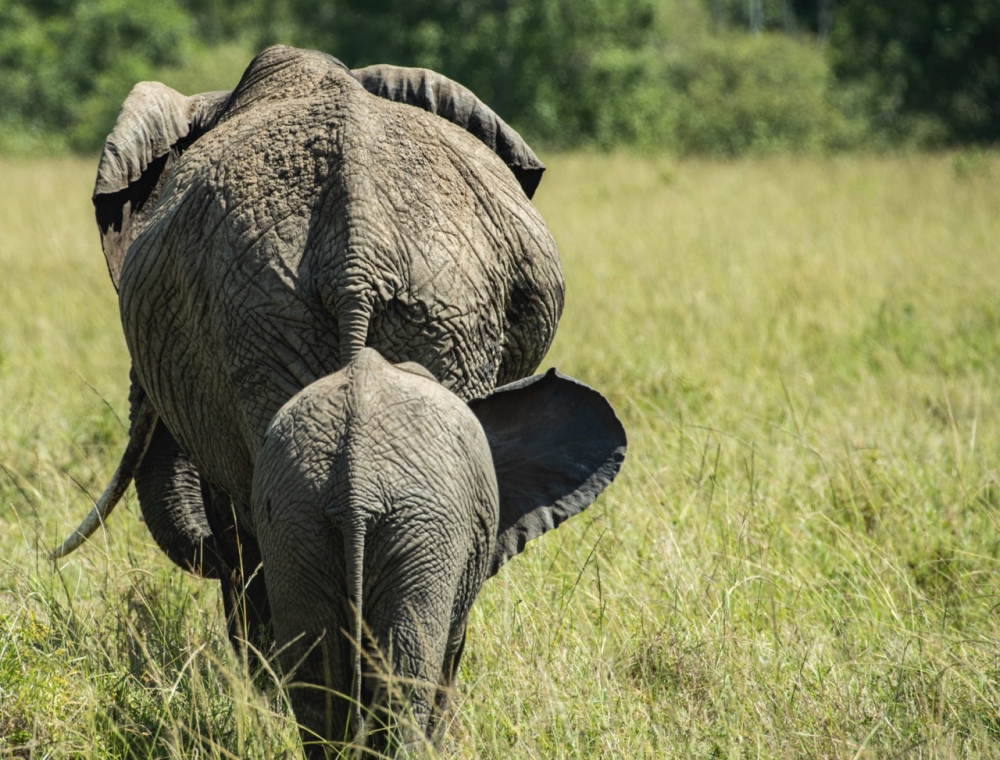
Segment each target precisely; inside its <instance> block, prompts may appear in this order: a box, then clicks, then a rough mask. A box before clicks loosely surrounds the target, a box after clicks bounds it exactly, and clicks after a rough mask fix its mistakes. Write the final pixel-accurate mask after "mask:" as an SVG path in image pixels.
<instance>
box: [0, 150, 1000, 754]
mask: <svg viewBox="0 0 1000 760" xmlns="http://www.w3.org/2000/svg"><path fill="white" fill-rule="evenodd" d="M549 167H550V168H549V172H548V173H547V175H546V177H545V180H544V181H543V183H542V185H541V187H540V189H539V192H538V195H537V197H536V200H537V203H538V205H539V207H540V208H541V210H542V213H543V214H544V216H545V217H546V219H547V220H548V222H549V224H550V225H551V227H552V229H553V231H554V233H555V236H556V239H557V241H558V243H559V246H560V251H561V255H562V258H563V264H564V268H565V271H566V279H567V285H568V299H567V306H566V311H565V314H564V316H563V320H562V324H561V326H560V329H559V335H558V337H557V339H556V342H555V345H554V346H553V348H552V351H551V353H550V354H549V356H548V358H547V360H546V364H555V365H558V366H559V367H560V368H561V369H562V370H564V371H565V372H567V373H569V374H571V375H574V376H576V377H579V378H581V379H584V380H586V381H587V382H588V383H590V384H592V385H594V386H595V387H597V388H599V389H601V390H602V391H604V392H605V393H606V394H608V395H609V396H610V398H611V399H612V401H613V403H614V404H615V406H616V408H617V409H618V411H619V414H620V416H621V417H622V419H623V421H624V423H625V426H626V428H627V429H628V432H629V437H630V448H629V453H628V458H627V461H626V464H625V467H624V470H623V472H622V474H621V475H620V476H619V479H618V480H617V481H616V482H615V484H614V485H613V486H612V487H611V488H610V489H609V491H607V492H606V493H605V494H604V495H603V496H602V497H601V499H600V500H599V501H598V502H597V503H596V504H595V505H594V506H593V507H591V508H590V510H589V511H588V512H586V513H585V514H584V515H582V516H580V517H578V518H575V519H574V520H572V521H570V522H569V523H567V524H566V525H565V526H563V527H562V528H560V529H559V530H558V531H556V532H554V533H550V534H548V535H547V536H546V537H545V538H543V539H541V540H539V541H538V542H536V543H534V544H533V545H531V546H530V547H529V549H528V550H527V551H526V552H525V553H524V554H523V555H522V556H520V557H518V558H517V559H516V560H515V561H513V562H511V563H510V564H509V565H508V566H506V567H505V568H504V569H503V570H502V571H501V573H500V574H499V576H498V577H496V578H494V579H493V580H491V581H489V582H488V583H487V585H486V587H485V588H484V590H483V593H482V594H481V595H480V597H479V600H478V602H477V603H476V606H475V608H474V610H473V614H472V618H471V622H470V634H469V641H468V645H467V647H466V655H465V659H464V661H463V663H462V669H461V675H460V688H459V694H458V708H457V713H456V716H455V721H454V726H453V727H452V730H451V733H450V736H449V744H450V746H451V749H452V750H453V751H454V753H455V754H456V755H457V756H460V757H485V758H509V757H537V758H560V757H586V758H591V757H615V758H618V757H622V758H624V757H629V758H631V757H712V758H730V757H733V758H735V757H739V758H746V757H835V758H851V757H944V758H949V757H970V758H973V757H988V756H994V757H1000V572H998V571H1000V559H998V557H1000V470H998V466H1000V387H998V370H1000V213H998V212H1000V160H998V159H997V158H996V157H993V156H989V155H985V156H984V155H977V154H960V155H942V156H911V157H893V158H865V157H841V158H832V159H827V158H798V159H793V158H775V159H766V160H757V161H746V162H738V163H709V162H698V161H684V162H680V163H678V162H675V161H673V160H671V159H667V158H656V157H627V156H611V157H608V156H589V155H571V156H556V157H552V158H551V160H550V161H549ZM93 174H94V162H93V161H77V160H68V159H67V160H59V161H35V162H31V163H23V162H20V163H19V162H13V161H3V162H0V178H2V181H0V756H8V755H15V756H28V755H30V756H31V757H68V756H73V757H100V758H104V757H116V758H117V757H140V758H144V757H189V756H195V755H197V756H198V757H205V758H211V757H218V758H230V757H250V758H253V757H259V758H270V757H275V756H282V755H286V756H289V755H293V754H294V753H296V752H297V751H298V750H297V746H298V738H297V732H296V730H295V726H294V723H293V721H292V719H291V717H290V712H289V710H288V708H287V704H286V702H285V698H284V697H283V695H282V692H281V690H280V689H278V688H275V687H274V686H273V683H274V680H273V678H271V677H269V676H268V675H267V674H265V675H264V676H262V677H261V678H260V679H259V680H261V682H263V683H264V685H265V688H264V689H263V690H259V689H255V688H253V687H252V685H251V683H250V682H249V681H248V679H247V678H246V677H245V676H244V675H243V674H242V670H241V667H240V664H239V663H238V662H237V661H236V659H235V657H234V655H233V654H232V653H231V651H230V649H229V646H228V643H227V641H226V639H225V635H224V621H223V618H222V613H221V604H220V600H219V594H218V591H217V589H216V584H215V583H214V582H202V581H199V580H197V579H194V578H192V577H189V576H185V575H184V574H182V573H181V572H179V571H178V570H176V569H175V568H174V567H173V566H172V565H170V564H169V562H168V560H167V559H166V558H165V557H164V556H163V555H161V554H160V552H159V551H158V550H157V549H156V548H155V547H154V545H153V543H152V540H151V539H150V537H149V536H148V534H147V532H146V530H145V528H144V527H143V526H142V525H141V524H140V523H139V521H138V519H137V514H138V510H137V505H136V502H135V499H134V496H129V499H128V501H127V503H126V504H125V505H124V506H122V507H119V510H118V511H117V512H116V513H115V514H114V515H113V516H112V518H111V519H110V521H109V526H108V531H107V532H106V533H101V534H98V535H97V536H96V537H95V539H93V540H91V542H89V543H88V544H87V545H86V546H85V547H84V548H83V549H81V550H79V551H78V552H77V553H75V554H73V555H72V556H71V557H69V558H68V559H67V560H66V561H63V562H61V563H60V564H59V567H58V571H54V570H53V567H52V566H51V565H50V564H49V562H48V561H47V560H46V559H45V551H46V549H47V548H49V547H52V546H54V545H55V544H57V543H58V541H59V540H61V539H62V538H63V537H64V535H65V534H66V533H67V532H68V531H69V530H70V529H72V527H73V526H74V525H75V524H76V523H77V522H78V520H79V519H80V518H81V517H82V516H83V514H84V513H85V512H86V511H87V510H88V509H89V508H90V505H91V502H90V497H91V496H96V495H97V494H98V493H99V492H100V490H101V489H102V488H103V486H104V484H105V482H106V481H107V480H108V478H109V477H110V475H111V473H112V470H113V469H114V466H115V464H116V463H117V458H118V456H119V454H120V452H121V449H122V446H123V443H124V441H125V428H124V426H123V424H122V421H123V420H124V419H125V416H126V381H127V374H128V358H127V355H126V351H125V346H124V341H123V339H122V336H121V330H120V328H119V325H118V316H117V308H116V302H115V297H114V293H113V290H112V287H111V284H110V282H109V280H108V277H107V274H106V272H105V268H104V262H103V257H102V256H101V253H100V247H99V243H98V236H97V233H96V230H95V225H94V223H93V220H92V214H91V209H90V202H89V197H90V190H91V182H92V179H93ZM269 683H270V684H271V685H270V686H268V684H269Z"/></svg>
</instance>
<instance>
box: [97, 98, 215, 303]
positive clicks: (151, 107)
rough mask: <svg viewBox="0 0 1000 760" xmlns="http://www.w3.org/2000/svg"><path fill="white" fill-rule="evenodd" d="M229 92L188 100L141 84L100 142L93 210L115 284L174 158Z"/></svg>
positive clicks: (211, 123)
mask: <svg viewBox="0 0 1000 760" xmlns="http://www.w3.org/2000/svg"><path fill="white" fill-rule="evenodd" d="M228 98H229V93H227V92H209V93H202V94H200V95H195V96H193V97H190V98H187V97H184V96H183V95H181V94H180V93H178V92H175V91H173V90H171V89H170V88H168V87H165V86H164V85H162V84H159V83H155V82H144V83H140V84H138V85H136V86H135V88H133V90H132V92H131V93H130V94H129V97H128V98H126V100H125V103H124V104H123V105H122V111H121V113H120V114H119V116H118V121H117V122H116V123H115V128H114V130H112V132H111V134H109V135H108V139H107V141H106V142H105V145H104V152H103V153H102V155H101V160H100V164H99V166H98V170H97V181H96V182H95V185H94V195H93V202H94V213H95V216H96V217H97V226H98V228H99V229H100V232H101V245H102V247H103V248H104V256H105V258H106V260H107V264H108V273H109V274H110V275H111V281H112V282H113V283H114V285H115V288H117V287H118V280H119V278H120V276H121V269H122V264H123V262H124V260H125V254H126V253H127V252H128V248H129V246H130V245H131V244H132V241H133V240H135V238H136V236H137V235H138V234H139V232H140V230H141V228H142V224H143V222H144V220H145V217H146V214H147V213H148V211H149V209H151V208H152V207H153V205H154V204H155V203H156V200H157V197H158V195H159V192H160V188H161V187H162V185H163V183H164V181H165V178H166V176H167V174H169V173H170V170H171V168H172V166H173V164H174V163H175V162H176V161H177V159H178V158H179V157H180V156H181V154H182V153H184V151H185V150H187V148H188V147H189V146H190V145H191V144H192V143H193V142H195V141H196V140H197V139H198V138H199V137H201V136H202V135H204V134H205V133H206V132H207V131H209V130H210V129H211V128H212V127H213V126H214V125H215V123H216V121H217V120H218V118H219V116H220V115H221V114H222V112H223V110H224V109H225V106H226V102H227V100H228Z"/></svg>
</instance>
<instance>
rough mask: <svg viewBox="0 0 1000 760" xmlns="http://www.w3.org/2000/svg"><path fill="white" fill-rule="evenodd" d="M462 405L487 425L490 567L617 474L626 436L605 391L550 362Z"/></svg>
mask: <svg viewBox="0 0 1000 760" xmlns="http://www.w3.org/2000/svg"><path fill="white" fill-rule="evenodd" d="M469 407H470V408H471V409H472V411H473V412H474V413H475V415H476V417H478V418H479V422H480V423H481V424H482V426H483V429H484V430H485V431H486V438H487V440H488V441H489V444H490V450H491V451H492V452H493V466H494V467H495V468H496V473H497V485H498V486H499V489H500V525H499V529H498V531H497V545H496V553H495V554H494V556H493V566H492V568H491V571H490V574H491V575H492V574H493V573H495V572H496V571H497V570H499V569H500V567H501V566H502V565H503V563H504V562H506V561H507V560H508V559H510V558H511V557H513V556H514V555H515V554H518V553H519V552H520V551H522V550H523V549H524V545H525V543H526V542H528V541H530V540H531V539H533V538H537V537H538V536H540V535H542V534H543V533H544V532H545V531H547V530H551V529H552V528H555V527H557V526H558V525H559V524H560V523H562V522H563V521H564V520H565V519H566V518H568V517H572V516H573V515H575V514H577V513H578V512H582V511H583V510H584V509H586V508H587V507H588V506H590V504H591V503H592V502H593V501H594V499H596V498H597V496H598V495H599V494H600V493H601V491H603V490H604V489H605V488H606V487H607V486H608V484H609V483H611V481H612V480H614V479H615V475H617V474H618V470H619V469H620V468H621V465H622V461H623V460H624V459H625V448H626V446H627V441H626V438H625V429H624V428H623V427H622V424H621V422H619V421H618V418H617V417H616V416H615V412H614V409H612V408H611V404H609V403H608V401H607V399H605V398H604V396H602V395H601V394H600V393H598V392H597V391H595V390H594V389H593V388H589V387H588V386H586V385H584V384H583V383H580V382H578V381H576V380H574V379H573V378H571V377H566V376H565V375H563V374H560V373H559V372H557V371H556V370H555V369H550V370H549V371H548V372H546V373H545V374H544V375H536V376H535V377H530V378H527V379H525V380H520V381H518V382H516V383H511V384H510V385H505V386H503V387H501V388H497V390H496V391H495V392H494V393H493V394H492V395H490V396H488V397H487V398H485V399H478V400H476V401H473V402H471V403H470V404H469Z"/></svg>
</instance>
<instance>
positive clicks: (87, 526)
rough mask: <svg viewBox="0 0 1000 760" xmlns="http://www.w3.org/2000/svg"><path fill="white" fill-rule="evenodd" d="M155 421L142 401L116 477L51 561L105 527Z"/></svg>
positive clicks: (146, 401) (136, 466)
mask: <svg viewBox="0 0 1000 760" xmlns="http://www.w3.org/2000/svg"><path fill="white" fill-rule="evenodd" d="M158 419H159V415H158V414H157V413H156V410H155V409H154V408H153V404H152V402H150V400H149V399H148V398H145V399H143V401H142V405H141V406H140V407H139V412H138V415H137V416H136V419H135V421H134V423H133V424H132V431H131V433H130V434H129V441H128V445H127V446H126V447H125V453H124V454H122V458H121V461H120V462H119V463H118V467H117V469H115V474H114V475H112V476H111V482H110V483H108V487H107V488H105V489H104V493H102V494H101V498H100V499H98V500H97V502H96V503H95V504H94V508H93V509H92V510H90V514H88V515H87V516H86V517H85V518H83V522H81V523H80V525H79V527H78V528H77V529H76V530H75V531H73V532H72V533H71V534H70V535H69V537H68V538H67V539H66V540H65V541H63V542H62V544H60V545H59V547H58V548H56V549H53V550H52V551H51V552H50V553H49V558H50V559H52V560H57V559H59V558H60V557H65V556H66V555H67V554H69V553H70V552H72V551H74V550H75V549H77V548H78V547H79V546H80V545H81V544H83V542H84V541H86V540H87V539H88V538H90V536H91V534H93V532H94V531H95V530H97V529H98V528H99V527H100V526H101V525H103V524H104V521H105V520H106V519H107V517H108V515H110V514H111V510H112V509H114V508H115V505H116V504H117V503H118V502H119V500H120V499H121V498H122V496H124V495H125V491H126V489H128V486H129V483H131V482H132V478H133V477H134V475H135V472H136V470H138V469H139V465H140V464H142V459H143V457H145V456H146V449H148V448H149V442H150V441H151V440H152V439H153V431H155V430H156V422H157V420H158Z"/></svg>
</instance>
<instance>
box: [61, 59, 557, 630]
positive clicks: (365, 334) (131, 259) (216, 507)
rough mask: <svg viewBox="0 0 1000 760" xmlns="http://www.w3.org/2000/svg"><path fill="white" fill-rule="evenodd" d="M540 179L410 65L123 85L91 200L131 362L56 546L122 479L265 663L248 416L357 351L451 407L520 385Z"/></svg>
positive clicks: (536, 340)
mask: <svg viewBox="0 0 1000 760" xmlns="http://www.w3.org/2000/svg"><path fill="white" fill-rule="evenodd" d="M543 170H544V166H543V165H542V164H541V162H540V161H538V159H537V157H535V155H534V154H533V153H532V151H531V150H530V148H529V147H528V146H527V144H526V143H524V141H523V140H522V139H521V138H520V137H519V136H518V135H517V133H516V132H515V131H514V130H513V129H511V128H510V127H509V126H508V125H506V124H504V123H503V121H502V120H501V119H500V118H499V117H498V116H497V115H496V114H494V113H493V112H492V111H490V110H489V109H488V108H487V107H486V106H485V105H484V104H483V103H481V102H480V101H479V100H478V99H477V98H475V96H474V95H473V94H472V93H471V92H469V91H468V90H467V89H465V88H464V87H462V86H461V85H458V84H457V83H455V82H451V81H449V80H447V79H446V78H444V77H442V76H441V75H439V74H435V73H434V72H430V71H427V70H423V69H404V68H399V67H394V66H374V67H369V68H367V69H361V70H358V71H351V70H349V69H348V68H347V67H345V66H344V65H343V64H342V63H340V62H339V61H337V60H336V59H335V58H333V57H331V56H329V55H325V54H323V53H319V52H315V51H308V50H297V49H293V48H289V47H284V46H275V47H271V48H268V49H267V50H264V51H263V52H262V53H260V54H259V55H258V56H257V57H256V58H255V59H254V60H253V61H252V62H251V63H250V65H249V67H248V68H247V70H246V72H245V73H244V75H243V78H242V79H241V81H240V82H239V84H238V85H237V87H236V88H235V89H234V90H233V91H232V92H214V93H202V94H200V95H195V96H192V97H185V96H184V95H181V94H180V93H178V92H175V91H174V90H172V89H170V88H169V87H166V86H164V85H162V84H159V83H155V82H142V83H139V84H138V85H136V86H135V88H134V89H133V90H132V92H131V94H130V95H129V97H128V98H127V99H126V101H125V103H124V104H123V106H122V110H121V113H120V114H119V117H118V121H117V122H116V124H115V128H114V130H113V131H112V133H111V134H110V135H109V136H108V139H107V142H106V144H105V148H104V152H103V154H102V156H101V160H100V165H99V167H98V175H97V181H96V183H95V187H94V197H93V200H94V206H95V209H96V214H97V222H98V227H99V229H100V232H101V236H102V244H103V248H104V253H105V257H106V259H107V264H108V270H109V272H110V274H111V277H112V281H113V282H114V284H115V286H116V287H117V288H118V294H119V308H120V312H121V318H122V326H123V329H124V333H125V339H126V342H127V344H128V348H129V353H130V355H131V358H132V364H133V374H132V388H131V392H130V402H131V407H132V409H131V411H132V415H131V416H132V421H133V424H132V430H131V433H130V442H129V445H128V447H127V448H126V451H125V454H124V455H123V457H122V461H121V464H120V466H119V468H118V470H117V471H116V473H115V475H114V476H113V478H112V483H111V484H110V485H109V487H108V489H107V490H106V491H105V494H104V495H103V496H102V497H101V499H100V500H99V503H98V505H97V507H95V509H94V510H93V511H92V512H91V514H90V515H88V517H87V518H86V519H85V520H84V522H83V523H82V524H81V526H80V528H79V529H78V530H77V531H76V532H75V533H74V534H73V535H71V536H70V538H69V539H67V541H66V542H64V544H63V545H62V546H61V547H59V549H57V550H56V551H55V552H54V555H55V556H62V555H64V554H66V553H68V552H69V551H72V549H73V548H75V547H76V546H78V545H79V544H80V543H81V542H82V541H83V540H85V538H86V536H88V535H90V533H92V532H93V531H94V530H96V529H97V527H98V526H100V525H102V524H103V520H104V518H105V517H106V516H107V514H108V512H109V511H110V509H111V507H112V506H113V505H114V503H115V501H116V500H117V499H118V498H120V496H121V494H122V493H123V492H124V489H125V488H126V487H127V485H128V483H129V480H130V478H132V477H133V475H134V477H135V483H136V491H137V493H138V496H139V502H140V506H141V508H142V513H143V517H144V518H145V521H146V525H147V526H148V527H149V530H150V532H151V533H152V535H153V537H154V539H155V540H156V542H157V544H158V545H159V546H160V547H161V548H162V549H163V550H164V551H165V552H166V553H167V554H168V556H169V557H170V558H171V559H172V560H173V561H174V562H176V563H177V564H178V565H180V566H182V567H184V568H185V569H188V570H193V571H195V572H197V573H200V574H202V575H205V576H206V577H217V578H219V579H221V582H222V588H223V594H224V599H225V600H226V604H227V611H228V613H229V617H230V621H231V631H230V633H231V635H232V636H233V638H234V641H235V640H236V639H239V638H247V637H249V638H250V639H252V640H253V641H254V642H255V646H258V647H260V648H264V649H266V647H267V638H268V637H267V632H266V627H267V619H268V611H267V609H266V605H264V604H263V602H261V599H263V598H266V594H265V593H264V591H263V586H264V583H265V574H264V573H263V572H256V566H257V564H258V561H259V553H258V552H257V547H256V539H255V534H256V526H255V524H254V521H253V520H252V519H251V516H250V482H251V479H252V476H253V467H254V461H255V458H256V455H257V452H258V450H259V448H260V445H261V443H262V441H263V438H264V433H265V430H266V429H267V426H268V423H269V422H270V420H271V418H272V417H273V416H274V414H275V412H276V411H277V410H278V409H279V408H280V407H281V405H282V404H284V403H285V402H286V401H287V400H288V399H289V398H291V397H292V396H293V395H295V394H296V393H297V392H298V391H299V390H301V389H302V388H304V387H306V386H307V385H309V384H310V383H312V382H314V381H316V380H317V379H319V378H321V377H324V376H327V375H329V374H330V373H332V372H334V371H336V370H338V369H339V368H341V367H343V366H344V365H345V364H347V363H348V362H350V361H351V360H352V359H353V358H354V357H356V356H357V355H358V352H359V351H360V350H361V349H362V348H363V347H365V346H371V347H374V348H376V349H377V350H378V351H379V352H380V353H381V354H382V355H384V356H385V357H387V358H388V359H390V360H392V361H396V362H404V361H414V362H419V363H420V364H421V365H423V366H424V367H426V368H427V369H428V370H429V371H430V372H431V373H432V374H433V375H434V376H435V377H436V378H437V379H438V380H439V381H440V382H441V383H442V384H443V385H445V386H446V387H447V388H448V389H450V390H452V391H453V392H455V393H456V394H458V395H459V396H460V397H461V398H463V399H471V398H474V397H476V396H482V395H485V394H487V393H489V392H490V391H492V390H493V388H494V387H496V385H498V384H502V383H508V382H510V381H512V380H516V379H518V378H521V377H524V376H526V375H528V374H530V373H531V372H533V371H534V369H535V368H536V367H537V366H538V364H539V363H540V362H541V360H542V358H543V356H544V355H545V353H546V351H547V350H548V347H549V345H550V344H551V342H552V339H553V337H554V335H555V330H556V326H557V324H558V321H559V318H560V315H561V312H562V307H563V295H564V289H563V278H562V270H561V267H560V263H559V257H558V254H557V252H556V247H555V243H554V241H553V239H552V236H551V234H550V233H549V231H548V229H547V227H546V226H545V223H544V221H543V220H542V219H541V217H540V215H539V214H538V212H537V211H536V210H535V208H534V206H533V205H532V203H531V201H530V197H531V194H532V193H533V192H534V189H535V187H536V186H537V184H538V181H539V179H540V177H541V174H542V171H543ZM244 565H249V566H248V567H246V568H244V567H243V566H244ZM244 569H245V570H246V572H245V573H244ZM240 594H242V595H243V597H244V599H243V601H238V600H237V597H238V596H239V595H240ZM255 600H256V601H255ZM241 610H245V611H246V613H247V620H245V621H243V622H242V623H240V622H239V621H237V620H236V618H237V616H238V615H239V614H241V612H240V611H241Z"/></svg>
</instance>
